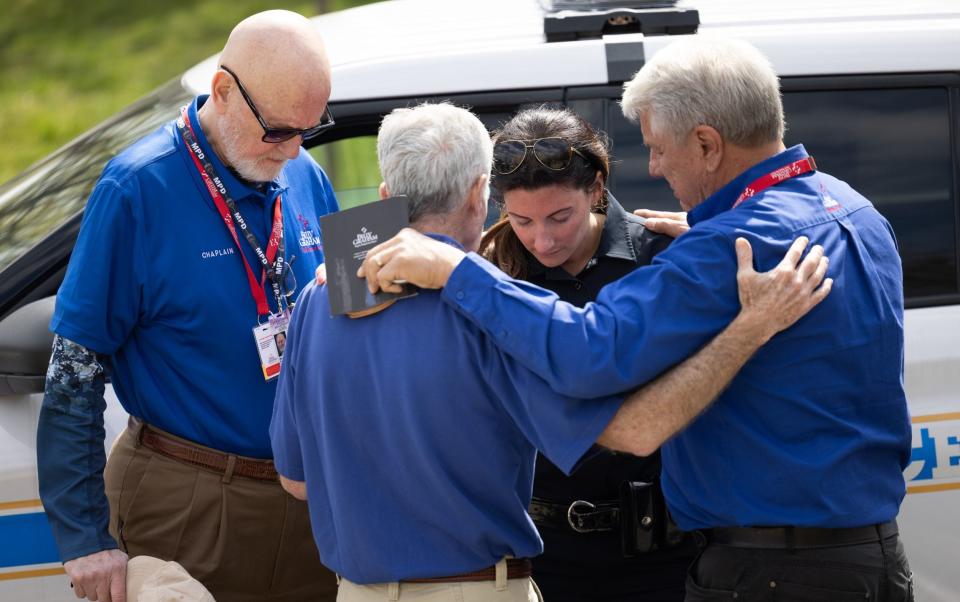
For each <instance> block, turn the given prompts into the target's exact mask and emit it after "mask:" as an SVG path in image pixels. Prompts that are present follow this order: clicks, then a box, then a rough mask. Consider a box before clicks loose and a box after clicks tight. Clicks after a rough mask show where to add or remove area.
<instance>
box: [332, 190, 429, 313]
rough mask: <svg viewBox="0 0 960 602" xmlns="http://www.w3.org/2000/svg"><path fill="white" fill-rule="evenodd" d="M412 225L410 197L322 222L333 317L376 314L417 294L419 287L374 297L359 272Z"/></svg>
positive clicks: (346, 212)
mask: <svg viewBox="0 0 960 602" xmlns="http://www.w3.org/2000/svg"><path fill="white" fill-rule="evenodd" d="M408 225H410V220H409V213H408V210H407V197H405V196H397V197H390V198H387V199H383V200H382V201H376V202H373V203H367V204H366V205H361V206H359V207H354V208H352V209H345V210H343V211H339V212H337V213H331V214H329V215H324V216H322V217H321V218H320V231H321V233H322V234H323V256H324V261H325V262H326V265H327V295H328V296H329V298H330V313H331V314H332V315H338V314H347V313H349V314H354V313H362V314H363V315H366V314H367V313H373V312H370V311H369V310H371V309H373V308H376V307H378V306H380V305H385V304H388V303H392V302H393V301H395V300H397V299H402V298H403V297H409V296H411V295H415V294H416V287H413V286H411V285H404V291H403V292H402V293H385V292H383V291H380V292H378V293H377V294H375V295H372V294H370V290H369V289H368V288H367V281H366V280H364V279H361V278H357V270H359V269H360V264H362V263H363V260H364V259H365V258H366V256H367V252H368V251H370V249H372V248H374V247H375V246H377V245H378V244H380V243H382V242H386V241H388V240H390V239H391V238H393V236H394V235H396V234H397V233H398V232H400V230H401V229H403V228H405V227H407V226H408Z"/></svg>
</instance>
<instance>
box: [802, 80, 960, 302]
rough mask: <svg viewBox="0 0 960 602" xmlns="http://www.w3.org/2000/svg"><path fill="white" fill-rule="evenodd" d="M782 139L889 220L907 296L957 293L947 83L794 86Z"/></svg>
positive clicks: (953, 194)
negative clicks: (877, 86)
mask: <svg viewBox="0 0 960 602" xmlns="http://www.w3.org/2000/svg"><path fill="white" fill-rule="evenodd" d="M784 110H785V111H786V115H787V128H788V131H787V136H786V140H787V144H788V145H790V144H797V143H800V142H802V143H803V144H804V146H805V147H806V149H807V151H808V152H809V153H810V154H811V155H813V156H814V157H815V158H816V160H817V165H818V166H819V167H820V168H821V169H823V171H824V172H826V173H829V174H831V175H833V176H835V177H837V178H840V179H841V180H845V181H846V182H847V183H849V184H850V185H851V186H853V187H854V188H855V189H856V190H857V191H859V192H860V193H861V194H863V195H864V196H866V197H867V198H868V199H870V200H871V201H872V202H873V204H874V205H875V206H876V207H877V209H879V210H880V212H881V213H883V214H884V216H885V217H886V218H887V219H888V220H889V221H890V224H891V225H892V226H893V229H894V232H895V233H896V236H897V241H898V243H899V245H900V255H901V257H902V258H903V271H904V289H905V293H906V296H907V297H908V298H909V297H923V296H930V295H939V294H949V293H956V292H957V260H956V251H957V249H956V239H957V237H956V230H955V228H956V219H955V208H954V203H955V201H954V199H955V198H956V193H955V191H954V190H953V178H952V171H951V164H950V121H949V115H948V95H947V90H946V89H945V88H916V89H900V90H896V89H893V90H839V91H829V92H791V93H788V94H786V95H785V96H784Z"/></svg>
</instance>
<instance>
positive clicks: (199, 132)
mask: <svg viewBox="0 0 960 602" xmlns="http://www.w3.org/2000/svg"><path fill="white" fill-rule="evenodd" d="M209 97H210V95H209V94H202V95H200V96H197V97H196V98H195V99H194V100H193V102H192V103H190V105H189V106H188V107H187V116H189V117H190V124H191V125H193V131H194V133H195V134H196V136H197V142H199V143H200V148H202V149H203V152H204V153H205V154H206V155H207V156H208V157H210V162H211V163H212V164H213V168H214V169H215V170H216V172H217V175H218V176H220V179H221V180H222V181H223V184H224V185H225V186H226V187H227V192H229V193H230V196H231V197H232V198H234V199H236V200H240V199H244V198H247V197H254V198H255V199H257V200H259V201H272V200H273V199H275V198H276V197H277V195H279V194H281V193H282V192H284V191H286V189H287V178H286V175H285V174H284V172H283V171H281V172H280V175H279V176H278V177H277V179H276V180H274V181H272V182H267V183H266V185H265V186H263V187H256V186H253V185H251V184H250V183H249V182H246V181H244V180H241V179H240V178H239V177H237V175H236V174H234V172H233V170H231V169H228V168H227V166H226V165H224V163H223V161H221V160H220V157H219V156H217V153H215V152H213V147H212V146H210V142H209V141H208V140H207V135H206V133H205V132H204V131H203V128H202V127H200V117H199V116H198V115H197V111H198V110H199V109H200V107H202V106H203V103H205V102H206V101H207V99H208V98H209Z"/></svg>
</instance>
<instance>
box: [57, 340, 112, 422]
mask: <svg viewBox="0 0 960 602" xmlns="http://www.w3.org/2000/svg"><path fill="white" fill-rule="evenodd" d="M101 360H103V361H101ZM105 361H106V357H105V356H102V355H99V354H97V353H96V352H95V351H92V350H90V349H87V348H86V347H84V346H83V345H80V344H79V343H74V342H73V341H71V340H70V339H65V338H63V337H61V336H60V335H56V336H55V337H54V338H53V353H52V354H51V356H50V365H49V367H48V368H47V383H46V387H45V390H44V393H45V397H44V405H47V404H48V402H49V405H50V406H51V407H52V408H56V409H58V410H60V411H62V412H76V413H82V414H87V413H89V412H91V411H94V412H95V411H97V410H99V411H100V412H103V410H104V409H106V402H105V401H104V399H103V392H104V389H105V386H106V377H105V376H104V371H103V363H104V362H105Z"/></svg>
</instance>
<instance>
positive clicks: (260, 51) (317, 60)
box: [220, 10, 330, 127]
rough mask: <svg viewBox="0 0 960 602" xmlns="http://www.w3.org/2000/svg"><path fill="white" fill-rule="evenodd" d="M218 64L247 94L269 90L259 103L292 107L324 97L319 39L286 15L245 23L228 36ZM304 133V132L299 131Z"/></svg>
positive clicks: (325, 72)
mask: <svg viewBox="0 0 960 602" xmlns="http://www.w3.org/2000/svg"><path fill="white" fill-rule="evenodd" d="M220 64H221V65H227V66H229V67H230V68H231V69H233V70H234V71H235V72H236V73H237V74H238V75H240V77H242V78H243V85H244V86H245V87H246V88H247V89H248V90H251V93H252V91H253V90H269V91H270V93H269V95H265V96H269V97H272V98H265V99H264V100H262V101H261V99H260V98H259V97H258V98H256V102H257V105H258V106H259V105H260V103H261V102H263V103H264V104H268V103H269V102H274V101H276V102H280V103H282V104H284V105H286V106H291V103H292V104H293V105H295V106H294V108H297V107H296V105H297V104H299V103H302V102H303V101H304V100H306V99H314V100H315V99H316V98H318V97H320V98H323V99H324V102H325V101H326V99H327V98H328V97H329V96H330V61H329V59H328V58H327V51H326V49H325V48H324V46H323V41H322V40H321V39H320V34H319V33H318V32H317V30H316V28H315V27H314V26H313V24H311V23H310V21H309V20H308V19H307V18H306V17H303V16H302V15H298V14H297V13H294V12H290V11H286V10H268V11H265V12H262V13H257V14H255V15H252V16H250V17H247V18H246V19H244V20H243V21H241V22H240V23H239V24H238V25H237V26H236V27H235V28H234V29H233V31H232V32H231V33H230V37H229V38H228V39H227V43H226V45H225V46H224V47H223V53H222V54H221V55H220ZM304 127H307V126H304Z"/></svg>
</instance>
